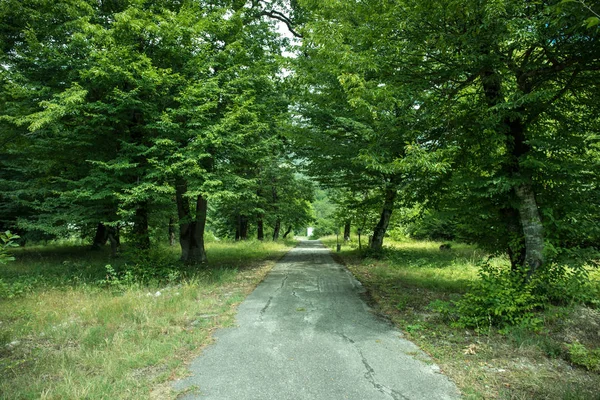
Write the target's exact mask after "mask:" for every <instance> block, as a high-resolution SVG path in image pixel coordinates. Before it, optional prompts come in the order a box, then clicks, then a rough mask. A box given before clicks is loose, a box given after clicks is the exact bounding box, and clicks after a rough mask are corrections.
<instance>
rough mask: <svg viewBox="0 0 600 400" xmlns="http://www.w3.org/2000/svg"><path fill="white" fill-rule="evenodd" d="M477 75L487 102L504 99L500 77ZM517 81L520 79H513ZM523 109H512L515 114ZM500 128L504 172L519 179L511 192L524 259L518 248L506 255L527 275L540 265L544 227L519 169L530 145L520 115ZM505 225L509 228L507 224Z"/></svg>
mask: <svg viewBox="0 0 600 400" xmlns="http://www.w3.org/2000/svg"><path fill="white" fill-rule="evenodd" d="M480 76H481V82H482V86H483V91H484V94H485V98H486V101H487V103H488V105H489V106H490V107H494V106H497V105H498V104H500V103H502V102H504V95H503V93H502V82H501V78H500V76H499V75H498V74H497V73H496V72H495V71H493V70H485V71H482V72H481V74H480ZM517 78H518V77H517ZM517 81H520V79H517ZM519 86H520V89H521V90H522V91H523V93H528V92H529V90H528V89H527V87H525V86H522V85H521V84H519ZM523 112H524V110H523V109H517V110H516V113H517V115H518V114H520V113H523ZM500 129H502V130H503V131H504V132H506V133H505V134H506V146H507V148H508V149H509V152H510V153H509V157H510V158H509V160H508V162H507V165H505V168H504V169H505V172H506V173H507V174H509V175H510V176H511V177H512V178H514V179H516V180H518V181H520V183H519V184H517V185H515V186H514V187H513V191H514V194H515V197H516V198H517V200H518V205H517V207H516V212H517V213H518V215H519V221H520V223H521V234H522V237H523V242H524V244H525V248H524V253H525V256H524V259H523V257H522V251H520V250H516V251H515V250H512V249H509V256H510V257H511V263H512V262H513V260H514V261H517V260H518V261H520V262H521V265H523V264H524V265H523V266H525V267H526V268H527V274H528V276H531V275H532V274H534V273H535V271H537V270H538V269H539V268H540V267H541V266H542V265H543V264H544V257H543V248H544V229H543V224H542V219H541V217H540V213H539V209H538V205H537V201H536V199H535V195H534V191H533V184H532V179H531V177H530V176H529V175H528V174H526V173H525V172H526V171H523V170H522V169H521V165H520V161H521V159H522V158H523V157H524V156H525V155H527V153H529V151H530V150H531V146H530V145H529V143H527V141H526V137H525V132H526V126H525V123H524V120H523V117H522V116H517V117H514V116H511V117H505V118H504V120H503V121H502V122H501V127H500ZM510 223H512V222H510V221H508V222H507V224H510ZM508 228H509V229H510V226H508ZM515 269H516V268H515V265H514V264H513V270H515Z"/></svg>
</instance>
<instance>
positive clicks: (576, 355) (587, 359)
mask: <svg viewBox="0 0 600 400" xmlns="http://www.w3.org/2000/svg"><path fill="white" fill-rule="evenodd" d="M567 349H568V350H569V358H570V359H571V362H572V363H573V364H575V365H579V366H582V367H585V368H586V369H587V370H588V371H595V372H600V349H593V350H589V349H588V348H587V347H585V346H584V345H583V344H581V343H579V342H575V343H572V344H568V345H567Z"/></svg>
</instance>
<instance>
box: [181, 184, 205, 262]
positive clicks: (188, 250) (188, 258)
mask: <svg viewBox="0 0 600 400" xmlns="http://www.w3.org/2000/svg"><path fill="white" fill-rule="evenodd" d="M186 193H187V184H186V182H185V181H184V180H183V179H178V180H177V182H176V186H175V198H176V201H177V214H178V216H179V244H180V245H181V261H183V262H185V263H186V264H198V263H205V262H206V261H207V257H206V251H205V249H204V228H205V226H206V212H207V209H208V203H207V201H206V199H204V198H203V197H202V196H198V197H197V198H196V213H195V214H196V215H195V216H193V215H192V214H191V210H190V204H189V200H188V199H187V198H185V194H186Z"/></svg>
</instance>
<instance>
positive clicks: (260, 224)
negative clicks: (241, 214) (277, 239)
mask: <svg viewBox="0 0 600 400" xmlns="http://www.w3.org/2000/svg"><path fill="white" fill-rule="evenodd" d="M256 238H257V239H258V240H264V239H265V223H264V221H263V215H262V214H261V215H259V216H258V219H257V220H256Z"/></svg>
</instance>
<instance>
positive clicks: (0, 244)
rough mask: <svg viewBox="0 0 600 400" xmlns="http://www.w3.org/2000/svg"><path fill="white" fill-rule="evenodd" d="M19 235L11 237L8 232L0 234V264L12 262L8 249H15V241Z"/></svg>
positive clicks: (12, 258)
mask: <svg viewBox="0 0 600 400" xmlns="http://www.w3.org/2000/svg"><path fill="white" fill-rule="evenodd" d="M18 238H19V235H13V234H12V233H10V231H6V232H0V264H6V263H7V262H9V261H14V260H15V258H14V257H12V256H11V255H10V254H9V253H8V249H9V248H10V247H17V246H18V244H17V243H15V241H16V240H17V239H18Z"/></svg>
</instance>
